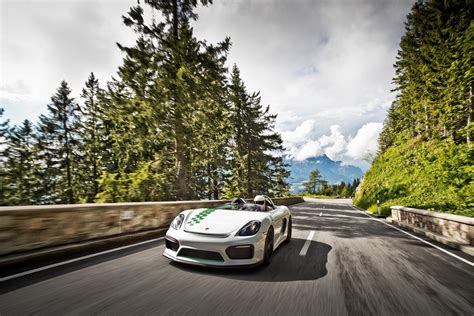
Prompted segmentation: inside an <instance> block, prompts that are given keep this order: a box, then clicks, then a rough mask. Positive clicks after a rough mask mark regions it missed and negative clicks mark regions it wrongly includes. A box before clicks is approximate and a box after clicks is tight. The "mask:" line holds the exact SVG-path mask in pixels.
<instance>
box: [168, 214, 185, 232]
mask: <svg viewBox="0 0 474 316" xmlns="http://www.w3.org/2000/svg"><path fill="white" fill-rule="evenodd" d="M183 222H184V214H179V215H178V216H176V218H175V219H174V220H173V221H172V222H171V228H173V229H176V230H177V229H179V228H180V227H181V225H182V224H183Z"/></svg>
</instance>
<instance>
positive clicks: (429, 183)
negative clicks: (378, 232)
mask: <svg viewBox="0 0 474 316" xmlns="http://www.w3.org/2000/svg"><path fill="white" fill-rule="evenodd" d="M473 161H474V155H473V151H472V150H468V148H467V146H466V145H456V144H454V142H452V141H450V140H444V141H430V142H423V141H421V140H420V139H413V140H411V141H409V142H407V143H405V144H403V145H399V146H393V147H391V148H389V149H387V150H385V151H384V152H383V153H382V154H380V155H379V156H378V157H377V158H376V159H375V161H374V162H373V164H372V167H371V168H370V169H369V170H368V171H367V173H366V174H365V176H364V179H363V182H362V184H361V186H360V188H359V191H358V192H357V195H356V198H355V201H354V203H355V204H356V205H358V206H360V207H362V208H365V209H369V210H370V211H375V210H376V209H377V199H379V200H380V201H381V206H382V212H383V213H384V214H385V215H388V214H389V213H390V206H393V205H404V206H408V207H415V208H422V209H427V210H434V211H448V212H450V213H454V214H459V215H467V216H474V182H473V181H472V180H473V175H474V166H473V164H472V162H473Z"/></svg>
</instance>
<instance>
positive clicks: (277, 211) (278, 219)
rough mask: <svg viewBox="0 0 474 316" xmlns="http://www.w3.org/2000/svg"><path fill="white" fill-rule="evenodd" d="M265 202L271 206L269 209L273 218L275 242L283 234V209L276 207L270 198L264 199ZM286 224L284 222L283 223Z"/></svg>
mask: <svg viewBox="0 0 474 316" xmlns="http://www.w3.org/2000/svg"><path fill="white" fill-rule="evenodd" d="M266 203H267V205H268V206H269V207H271V208H272V210H271V211H270V214H271V216H272V220H273V227H274V233H275V238H274V240H275V244H276V243H277V241H278V240H279V239H280V238H281V237H282V236H283V234H282V233H283V229H284V228H285V227H283V223H284V221H283V220H284V217H285V211H284V209H283V208H282V207H278V206H276V205H274V204H273V201H272V200H271V199H266ZM285 225H286V224H285Z"/></svg>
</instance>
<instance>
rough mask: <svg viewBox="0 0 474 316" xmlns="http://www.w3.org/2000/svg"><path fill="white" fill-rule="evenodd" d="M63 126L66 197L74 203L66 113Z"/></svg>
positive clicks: (69, 201) (70, 202)
mask: <svg viewBox="0 0 474 316" xmlns="http://www.w3.org/2000/svg"><path fill="white" fill-rule="evenodd" d="M63 128H64V143H65V144H64V145H65V147H66V179H67V199H68V203H69V204H73V203H74V194H73V191H72V179H71V157H70V149H69V131H68V129H67V123H66V114H65V113H64V118H63Z"/></svg>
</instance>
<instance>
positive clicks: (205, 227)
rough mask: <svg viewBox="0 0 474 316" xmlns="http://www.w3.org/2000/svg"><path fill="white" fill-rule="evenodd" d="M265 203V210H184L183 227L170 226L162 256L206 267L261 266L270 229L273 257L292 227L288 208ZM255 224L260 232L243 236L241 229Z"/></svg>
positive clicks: (248, 204) (266, 200)
mask: <svg viewBox="0 0 474 316" xmlns="http://www.w3.org/2000/svg"><path fill="white" fill-rule="evenodd" d="M265 204H266V207H264V206H263V205H262V206H260V207H261V208H264V209H265V211H247V210H232V209H225V207H226V206H227V207H230V205H231V204H227V205H223V207H218V208H210V209H205V208H200V209H192V210H186V211H183V212H181V213H180V214H183V215H184V221H183V222H182V224H181V226H180V227H179V228H178V229H175V228H173V227H172V226H170V228H169V229H168V231H167V232H166V248H165V251H164V253H163V255H164V256H165V257H167V258H169V259H171V260H173V261H177V262H181V263H188V264H194V265H204V266H247V265H257V264H260V263H262V262H264V261H265V245H266V238H267V232H268V231H269V229H270V228H272V230H273V247H271V246H268V248H272V250H271V252H270V254H271V253H272V252H273V250H275V249H276V248H277V247H278V246H279V245H281V244H282V243H283V242H284V241H285V240H287V239H288V241H289V239H290V238H291V228H292V225H291V213H290V210H289V209H288V207H286V206H275V205H274V204H273V201H272V200H271V199H270V198H268V197H266V196H265ZM241 205H242V204H241ZM246 206H248V207H247V208H246ZM255 206H256V207H257V209H258V206H259V205H252V204H250V203H247V204H245V206H244V207H243V208H244V209H252V208H253V207H255ZM178 216H179V215H178ZM252 221H258V222H260V228H259V229H258V231H257V233H256V234H255V235H251V236H240V235H239V233H240V232H241V229H242V228H243V227H244V226H246V225H247V224H249V223H250V222H252ZM252 248H253V249H252ZM268 251H269V250H268V249H267V252H268ZM266 261H268V260H266ZM267 263H268V262H267Z"/></svg>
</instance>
